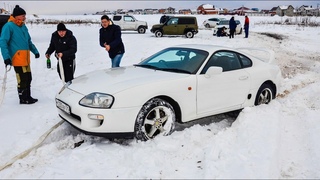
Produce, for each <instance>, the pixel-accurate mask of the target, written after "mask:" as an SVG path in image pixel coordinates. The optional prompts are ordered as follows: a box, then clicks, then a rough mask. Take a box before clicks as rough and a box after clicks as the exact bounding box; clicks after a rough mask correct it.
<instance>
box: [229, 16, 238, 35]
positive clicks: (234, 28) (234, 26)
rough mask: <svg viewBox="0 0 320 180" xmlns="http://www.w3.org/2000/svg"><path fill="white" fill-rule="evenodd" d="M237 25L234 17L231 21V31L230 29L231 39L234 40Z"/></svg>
mask: <svg viewBox="0 0 320 180" xmlns="http://www.w3.org/2000/svg"><path fill="white" fill-rule="evenodd" d="M236 28H237V23H236V21H235V20H234V17H233V16H232V17H231V19H230V21H229V29H230V36H229V38H234V33H235V32H236Z"/></svg>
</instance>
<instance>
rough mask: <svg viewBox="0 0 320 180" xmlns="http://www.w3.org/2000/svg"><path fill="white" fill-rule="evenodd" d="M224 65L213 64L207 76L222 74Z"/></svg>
mask: <svg viewBox="0 0 320 180" xmlns="http://www.w3.org/2000/svg"><path fill="white" fill-rule="evenodd" d="M222 71H223V69H222V67H218V66H211V67H209V69H208V70H207V72H206V74H205V77H207V78H209V77H211V76H215V75H219V74H222Z"/></svg>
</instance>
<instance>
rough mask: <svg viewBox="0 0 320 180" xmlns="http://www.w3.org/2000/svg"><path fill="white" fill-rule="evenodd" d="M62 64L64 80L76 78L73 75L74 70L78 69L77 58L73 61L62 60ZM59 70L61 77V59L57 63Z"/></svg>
mask: <svg viewBox="0 0 320 180" xmlns="http://www.w3.org/2000/svg"><path fill="white" fill-rule="evenodd" d="M62 65H63V73H64V81H65V82H68V81H71V80H72V79H73V78H74V77H73V75H74V71H75V70H76V63H75V59H73V60H71V61H62ZM57 71H58V73H59V77H60V79H61V73H60V68H59V61H58V64H57Z"/></svg>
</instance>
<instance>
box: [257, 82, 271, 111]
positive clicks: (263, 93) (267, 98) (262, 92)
mask: <svg viewBox="0 0 320 180" xmlns="http://www.w3.org/2000/svg"><path fill="white" fill-rule="evenodd" d="M273 91H274V90H273V88H272V87H271V85H270V84H262V86H261V87H260V88H259V90H258V93H257V96H256V100H255V102H254V105H256V106H257V105H261V104H268V103H269V102H271V100H272V99H273V94H274V93H273Z"/></svg>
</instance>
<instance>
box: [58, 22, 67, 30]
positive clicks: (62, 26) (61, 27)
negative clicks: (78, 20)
mask: <svg viewBox="0 0 320 180" xmlns="http://www.w3.org/2000/svg"><path fill="white" fill-rule="evenodd" d="M66 30H67V28H66V26H65V25H64V24H63V23H59V24H58V26H57V31H66Z"/></svg>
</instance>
